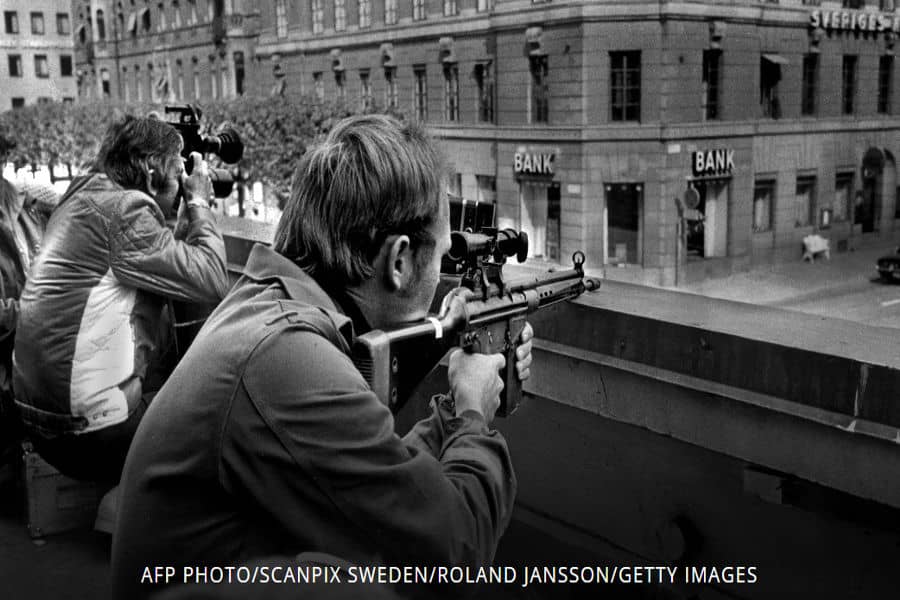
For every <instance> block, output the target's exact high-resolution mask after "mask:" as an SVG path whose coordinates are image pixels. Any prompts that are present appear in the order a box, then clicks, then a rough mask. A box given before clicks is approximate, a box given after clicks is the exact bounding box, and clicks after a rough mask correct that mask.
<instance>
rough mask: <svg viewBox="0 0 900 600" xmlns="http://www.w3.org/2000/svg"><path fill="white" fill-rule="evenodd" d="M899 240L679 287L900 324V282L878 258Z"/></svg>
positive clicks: (863, 320) (876, 322)
mask: <svg viewBox="0 0 900 600" xmlns="http://www.w3.org/2000/svg"><path fill="white" fill-rule="evenodd" d="M895 247H896V244H895V243H885V244H883V245H879V246H877V247H871V248H864V249H858V250H855V251H850V252H843V253H836V252H833V253H832V255H831V260H825V259H822V258H820V259H817V260H816V261H815V262H814V263H809V262H802V261H799V260H798V261H792V262H788V263H782V264H778V265H769V266H765V267H757V268H755V269H752V270H750V271H746V272H741V273H735V274H732V275H730V276H728V277H723V278H717V279H707V280H705V281H702V282H698V283H694V284H687V285H682V286H679V287H678V288H671V289H677V290H679V291H685V292H690V293H694V294H700V295H703V296H708V297H712V298H723V299H726V300H734V301H738V302H748V303H751V304H759V305H764V306H773V307H780V308H785V309H788V310H797V311H800V312H805V313H812V314H817V315H822V316H827V317H833V318H840V319H847V320H850V321H857V322H860V323H866V324H868V325H874V326H879V327H893V328H900V285H898V284H893V283H883V282H882V281H880V280H879V278H878V273H877V271H876V270H875V262H876V260H877V259H878V257H879V256H882V255H884V254H888V253H890V252H892V250H893V249H894V248H895Z"/></svg>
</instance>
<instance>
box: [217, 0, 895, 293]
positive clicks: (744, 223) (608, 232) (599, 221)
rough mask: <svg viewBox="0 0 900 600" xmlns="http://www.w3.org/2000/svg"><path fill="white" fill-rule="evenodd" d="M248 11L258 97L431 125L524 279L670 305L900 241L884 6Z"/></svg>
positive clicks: (434, 2) (890, 49)
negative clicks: (786, 266)
mask: <svg viewBox="0 0 900 600" xmlns="http://www.w3.org/2000/svg"><path fill="white" fill-rule="evenodd" d="M225 4H226V6H225V8H224V10H225V11H226V12H227V11H228V6H227V5H228V3H225ZM258 6H259V8H258V10H259V11H260V15H259V23H260V29H259V35H258V38H257V40H256V46H255V49H254V51H253V57H252V59H251V60H252V68H250V69H248V86H247V87H248V89H255V90H262V93H268V92H269V91H270V90H273V91H276V92H277V93H284V94H297V93H303V94H310V95H314V96H317V97H319V98H320V99H322V100H323V101H328V100H333V99H343V100H347V101H353V102H356V101H359V102H360V103H361V104H362V105H365V104H366V103H371V102H376V103H377V104H378V105H380V106H395V107H397V108H398V109H399V110H401V111H402V112H404V113H405V114H407V115H409V116H410V118H413V119H418V120H421V121H424V122H425V123H426V124H427V125H428V127H429V129H430V130H431V131H432V132H433V133H434V134H435V135H437V136H439V137H440V138H441V139H442V140H443V141H444V146H445V148H446V149H447V151H448V154H449V156H450V157H451V159H452V162H453V168H454V171H455V177H454V178H452V180H451V182H450V183H451V188H452V191H453V192H455V193H456V194H459V195H460V196H462V197H463V198H465V199H466V200H467V202H470V203H477V204H478V205H479V209H478V210H479V211H480V212H482V213H483V212H485V211H488V212H490V211H493V212H494V214H495V217H496V221H497V224H498V225H499V226H501V227H515V228H519V229H522V230H525V231H526V232H528V233H529V235H530V239H531V246H532V248H531V254H532V256H533V257H534V260H537V261H546V262H550V263H555V262H560V263H566V262H567V261H568V258H569V257H570V256H571V255H572V253H573V252H574V251H575V250H583V251H584V252H585V253H586V255H587V264H588V265H593V266H594V267H595V268H601V267H602V268H603V269H604V271H605V273H606V276H607V277H610V278H615V279H621V280H629V281H637V282H643V283H651V284H662V285H672V284H675V283H678V282H687V281H696V280H699V279H703V278H705V277H708V276H711V275H721V274H725V273H729V272H731V271H734V270H739V269H743V268H747V267H749V266H753V265H757V264H765V263H771V262H783V261H796V260H800V257H801V255H802V239H803V238H804V237H805V236H808V235H810V234H818V235H821V236H822V237H824V238H826V239H828V240H829V242H830V244H831V247H832V252H843V251H850V250H853V249H855V248H859V247H862V246H865V245H867V244H874V243H884V241H885V240H886V239H888V238H893V237H896V236H897V235H900V224H898V223H900V221H898V219H900V205H898V202H897V175H896V168H897V167H896V155H897V152H898V127H900V121H898V119H897V116H896V113H897V112H898V110H900V107H898V105H897V102H898V99H897V95H898V94H897V81H896V80H897V78H896V75H895V72H896V69H897V66H896V64H895V63H896V61H895V54H896V52H897V49H898V44H897V38H898V32H900V21H898V18H900V14H898V13H897V12H896V11H895V7H894V3H893V1H889V0H880V1H879V0H865V1H862V0H856V1H851V0H845V1H842V2H841V1H828V0H822V1H816V0H780V1H778V0H774V1H773V0H768V1H760V0H719V1H715V2H713V1H680V2H675V1H672V2H667V1H662V2H660V1H656V0H654V1H648V0H618V1H606V0H594V1H584V0H581V1H579V0H544V1H538V0H276V1H274V2H265V3H259V5H258ZM454 216H455V217H458V218H457V220H459V221H460V224H464V223H463V221H464V220H465V219H464V218H463V217H461V216H458V215H456V214H455V215H454Z"/></svg>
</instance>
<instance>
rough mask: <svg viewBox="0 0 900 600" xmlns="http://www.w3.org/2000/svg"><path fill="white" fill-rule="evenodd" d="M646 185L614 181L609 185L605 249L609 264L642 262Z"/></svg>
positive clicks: (607, 187)
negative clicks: (642, 228)
mask: <svg viewBox="0 0 900 600" xmlns="http://www.w3.org/2000/svg"><path fill="white" fill-rule="evenodd" d="M643 196H644V186H643V184H640V183H615V184H609V185H607V186H606V249H607V255H606V256H607V262H608V263H610V264H626V263H627V264H641V262H642V260H643V257H642V252H643V248H642V234H643V232H642V231H641V212H642V205H643Z"/></svg>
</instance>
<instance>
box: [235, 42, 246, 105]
mask: <svg viewBox="0 0 900 600" xmlns="http://www.w3.org/2000/svg"><path fill="white" fill-rule="evenodd" d="M233 58H234V92H235V93H236V94H237V95H238V96H243V95H244V53H243V52H235V53H234V55H233Z"/></svg>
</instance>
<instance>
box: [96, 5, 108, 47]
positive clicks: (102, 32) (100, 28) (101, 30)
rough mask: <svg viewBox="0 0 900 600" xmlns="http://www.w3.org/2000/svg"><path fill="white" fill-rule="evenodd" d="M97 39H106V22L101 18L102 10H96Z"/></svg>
mask: <svg viewBox="0 0 900 600" xmlns="http://www.w3.org/2000/svg"><path fill="white" fill-rule="evenodd" d="M97 39H98V40H100V41H101V42H102V41H104V40H105V39H106V22H105V21H104V20H103V11H102V10H98V11H97Z"/></svg>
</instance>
